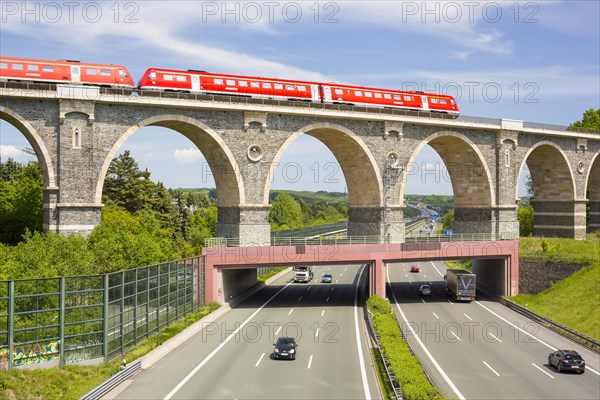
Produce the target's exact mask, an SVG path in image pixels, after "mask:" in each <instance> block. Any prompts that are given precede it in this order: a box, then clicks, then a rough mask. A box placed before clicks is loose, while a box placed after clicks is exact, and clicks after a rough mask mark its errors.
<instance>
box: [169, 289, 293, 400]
mask: <svg viewBox="0 0 600 400" xmlns="http://www.w3.org/2000/svg"><path fill="white" fill-rule="evenodd" d="M290 285H291V283H288V284H287V285H285V286H284V287H282V288H281V289H279V291H278V292H277V293H275V294H274V295H273V296H271V297H270V298H269V300H267V301H265V303H264V304H263V305H262V306H260V307H259V308H258V309H257V310H256V311H254V312H253V313H252V315H250V316H249V317H248V318H247V319H246V320H245V321H244V322H242V324H241V325H240V326H238V327H237V329H236V330H235V331H234V332H233V333H232V334H231V335H229V336H228V337H227V338H226V339H225V340H224V341H223V342H221V344H220V345H218V346H217V347H216V348H215V349H214V350H213V351H212V352H211V353H210V354H209V355H208V356H206V358H204V360H202V361H201V362H200V364H198V365H196V367H195V368H194V369H193V370H192V371H191V372H190V373H189V374H187V376H186V377H185V378H183V380H182V381H181V382H179V383H178V384H177V385H176V386H175V387H174V388H173V390H171V391H170V392H169V393H168V394H167V395H166V396H165V397H164V400H169V399H170V398H171V397H173V396H174V395H175V393H177V392H178V391H179V389H181V388H182V387H183V385H185V384H186V383H187V381H189V380H190V379H192V377H193V376H194V375H196V373H197V372H198V371H200V368H202V367H204V365H206V363H207V362H209V361H210V360H211V359H212V358H213V357H214V356H215V354H217V352H218V351H219V350H221V349H222V348H223V346H225V345H226V344H227V343H228V342H229V341H230V340H231V339H233V338H234V337H235V336H236V334H237V333H238V332H239V331H240V330H242V329H244V327H245V326H246V325H247V324H248V322H250V321H251V320H252V318H254V317H255V316H256V314H258V313H259V312H260V310H262V309H263V308H265V306H266V305H267V304H269V303H270V302H271V301H272V300H273V299H274V298H275V297H276V296H277V295H278V294H279V293H281V292H283V291H284V290H285V289H287V287H288V286H290Z"/></svg>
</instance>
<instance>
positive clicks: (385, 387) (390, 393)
mask: <svg viewBox="0 0 600 400" xmlns="http://www.w3.org/2000/svg"><path fill="white" fill-rule="evenodd" d="M371 356H372V357H373V360H374V361H375V368H376V370H377V380H378V381H379V387H380V388H381V392H382V393H383V398H384V400H394V399H395V398H396V396H395V393H394V388H393V387H392V385H391V384H390V382H389V381H388V379H387V375H386V372H385V367H384V365H383V360H382V359H381V355H380V354H379V351H378V350H377V349H371Z"/></svg>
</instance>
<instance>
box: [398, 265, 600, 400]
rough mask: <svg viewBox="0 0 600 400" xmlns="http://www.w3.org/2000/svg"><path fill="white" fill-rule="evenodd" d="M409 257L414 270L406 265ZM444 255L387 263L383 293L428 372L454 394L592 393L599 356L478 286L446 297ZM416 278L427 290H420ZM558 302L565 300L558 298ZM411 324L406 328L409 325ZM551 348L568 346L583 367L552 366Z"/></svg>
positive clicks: (598, 384)
mask: <svg viewBox="0 0 600 400" xmlns="http://www.w3.org/2000/svg"><path fill="white" fill-rule="evenodd" d="M411 265H418V266H419V267H420V270H421V271H420V272H418V273H410V272H409V269H410V266H411ZM445 271H446V267H445V264H444V263H443V262H435V263H434V262H421V263H412V264H400V263H398V264H391V265H390V266H388V268H387V279H388V284H390V286H391V288H392V291H393V293H391V292H390V291H389V290H388V296H389V297H390V301H391V302H392V304H394V303H397V304H394V309H395V312H396V314H397V317H398V321H400V323H401V325H402V326H403V332H404V334H405V336H406V338H407V340H408V342H409V345H410V346H411V348H412V349H413V351H414V352H415V355H416V356H417V357H419V359H420V360H421V364H422V365H423V366H424V368H425V370H426V371H427V373H428V375H429V376H430V377H431V379H432V381H433V382H434V383H435V385H436V386H437V387H438V388H439V389H440V390H441V391H442V392H443V393H444V394H445V396H446V397H449V398H451V397H453V398H459V399H598V398H600V375H599V374H598V371H599V370H600V356H599V355H598V354H595V353H593V352H591V351H588V350H586V349H585V348H583V347H581V346H579V345H576V344H574V343H573V342H571V341H569V340H567V339H565V338H563V337H562V336H560V335H558V334H555V333H554V332H552V331H549V330H547V329H546V328H544V327H541V326H539V325H538V324H536V323H533V322H531V321H530V320H528V319H526V318H525V317H523V316H521V315H520V314H517V313H515V312H514V311H512V310H509V309H508V308H506V307H504V306H503V305H501V304H499V303H498V302H496V301H494V300H492V299H490V298H487V297H486V296H484V295H483V294H482V293H481V292H479V293H478V294H477V300H476V301H475V302H472V303H464V302H461V303H455V302H451V301H449V297H448V296H447V295H446V294H445V283H444V280H443V275H444V274H445ZM423 283H431V284H432V285H433V295H432V296H431V297H423V298H421V296H419V294H418V292H417V290H418V288H419V286H420V285H421V284H423ZM565 307H569V305H568V304H565ZM409 325H410V326H411V327H412V330H411V329H410V328H409ZM554 349H574V350H576V351H578V352H579V353H580V354H581V355H582V357H583V358H584V359H585V361H586V372H585V373H584V374H582V375H580V374H578V373H562V374H559V373H558V372H557V371H556V369H554V368H553V367H550V366H548V365H547V359H548V354H550V353H551V352H552V351H553V350H554Z"/></svg>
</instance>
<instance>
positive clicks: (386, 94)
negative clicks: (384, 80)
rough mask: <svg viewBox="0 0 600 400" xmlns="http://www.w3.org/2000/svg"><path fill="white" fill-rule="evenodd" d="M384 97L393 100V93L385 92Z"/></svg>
mask: <svg viewBox="0 0 600 400" xmlns="http://www.w3.org/2000/svg"><path fill="white" fill-rule="evenodd" d="M383 98H384V99H388V100H391V98H392V95H391V94H389V93H384V94H383Z"/></svg>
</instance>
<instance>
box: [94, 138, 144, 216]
mask: <svg viewBox="0 0 600 400" xmlns="http://www.w3.org/2000/svg"><path fill="white" fill-rule="evenodd" d="M153 189H154V183H153V182H152V181H151V180H150V172H148V170H145V171H141V170H140V169H139V167H138V163H137V161H135V159H134V158H133V157H131V155H130V152H129V150H125V151H124V152H123V153H122V154H121V155H119V156H118V157H117V158H115V159H114V160H113V161H112V162H111V163H110V166H109V167H108V173H107V175H106V179H105V181H104V190H103V193H104V196H103V197H104V198H103V201H104V202H105V203H106V204H114V205H116V206H118V207H121V208H123V209H125V210H127V211H129V212H130V213H135V212H136V211H138V210H141V209H142V208H143V207H144V205H145V204H147V203H150V202H151V196H152V194H153V193H154V192H155V191H154V190H153Z"/></svg>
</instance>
